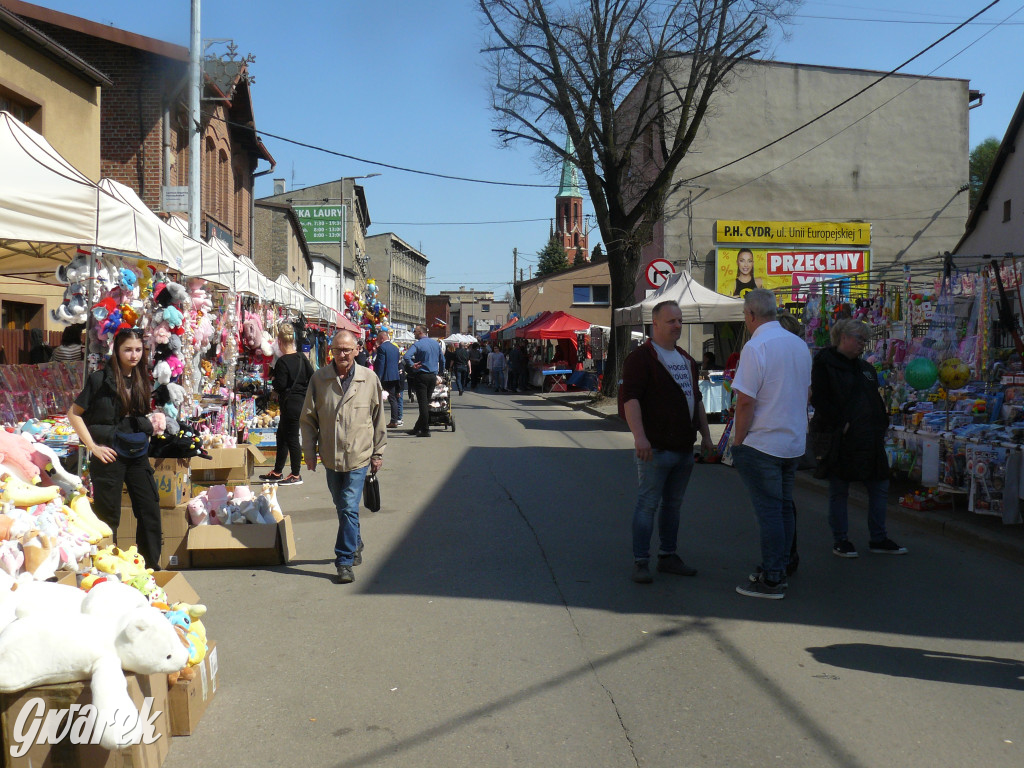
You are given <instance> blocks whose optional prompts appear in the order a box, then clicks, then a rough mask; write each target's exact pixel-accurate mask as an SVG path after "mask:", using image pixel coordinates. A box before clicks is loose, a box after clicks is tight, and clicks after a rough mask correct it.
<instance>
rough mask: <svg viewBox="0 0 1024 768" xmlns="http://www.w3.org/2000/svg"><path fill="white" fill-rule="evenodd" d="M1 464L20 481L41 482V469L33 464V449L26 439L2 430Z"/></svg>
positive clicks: (0, 445) (0, 435)
mask: <svg viewBox="0 0 1024 768" xmlns="http://www.w3.org/2000/svg"><path fill="white" fill-rule="evenodd" d="M0 462H2V463H3V464H5V465H6V466H7V467H8V468H10V470H11V471H13V472H14V474H16V475H17V477H18V478H19V479H20V480H23V481H25V482H28V483H38V482H39V467H37V466H36V465H35V464H34V463H33V462H32V447H31V446H30V445H29V444H28V443H27V442H26V441H25V440H24V439H22V438H20V437H18V436H17V435H15V434H13V433H11V432H8V431H7V430H4V429H0Z"/></svg>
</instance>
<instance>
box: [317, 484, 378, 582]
mask: <svg viewBox="0 0 1024 768" xmlns="http://www.w3.org/2000/svg"><path fill="white" fill-rule="evenodd" d="M369 469H370V466H369V465H366V466H365V467H360V468H359V469H353V470H352V471H351V472H335V471H334V470H333V469H328V470H327V488H328V490H329V491H330V492H331V498H332V499H333V500H334V507H335V509H337V510H338V539H337V541H335V543H334V564H335V565H352V560H353V559H354V558H355V556H356V552H357V551H358V550H359V545H360V544H362V542H363V539H362V537H361V536H360V535H359V502H360V501H362V499H363V481H364V480H365V479H366V472H367V471H368V470H369Z"/></svg>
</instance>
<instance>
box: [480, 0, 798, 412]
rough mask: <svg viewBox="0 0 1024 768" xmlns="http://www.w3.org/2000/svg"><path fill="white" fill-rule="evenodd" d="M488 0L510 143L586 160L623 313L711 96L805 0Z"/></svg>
mask: <svg viewBox="0 0 1024 768" xmlns="http://www.w3.org/2000/svg"><path fill="white" fill-rule="evenodd" d="M477 2H478V4H479V6H480V10H481V12H482V14H483V16H484V18H485V20H486V26H487V27H488V28H489V34H490V38H491V39H490V40H489V44H488V47H487V48H485V51H484V52H485V54H486V55H487V63H488V68H489V71H490V73H491V77H492V85H491V104H492V107H493V109H494V111H495V122H496V128H495V130H496V132H497V135H498V137H499V139H500V140H501V141H502V142H505V143H509V142H516V141H524V142H527V143H531V144H534V145H535V146H536V147H537V148H538V150H539V152H540V157H541V158H543V159H545V160H546V161H547V162H548V163H550V164H552V165H554V164H555V163H559V162H561V161H562V160H565V159H568V160H570V161H571V162H573V163H575V164H576V166H577V167H578V168H579V169H580V172H581V173H582V174H583V178H584V181H585V182H586V185H587V190H588V192H589V194H590V199H591V202H592V203H593V205H594V211H595V213H596V215H597V223H598V226H599V227H600V230H601V239H602V241H603V242H604V246H605V250H606V252H607V254H608V265H609V271H610V274H611V294H612V296H611V298H612V307H613V309H614V308H617V307H623V306H628V305H630V304H632V303H633V302H634V295H633V291H634V288H635V285H636V279H637V275H638V271H639V268H640V252H641V248H642V247H643V245H644V243H646V242H648V241H649V240H650V238H651V229H652V227H653V225H654V223H655V222H656V221H657V220H658V219H659V218H660V217H661V216H662V215H663V211H664V205H665V200H666V198H667V197H668V195H669V193H670V192H671V191H672V189H673V185H674V184H679V183H681V182H679V181H676V182H674V181H673V179H674V176H675V172H676V169H677V167H678V166H679V163H680V162H681V161H682V159H683V158H684V157H685V156H686V153H687V152H688V151H689V149H690V145H691V144H692V143H693V141H694V139H695V138H696V136H697V132H698V129H699V128H700V125H701V122H702V121H703V119H704V117H705V115H706V114H707V112H708V109H709V107H710V105H711V103H712V97H713V95H714V94H715V93H716V91H717V90H718V89H719V88H720V87H721V86H723V85H724V84H726V83H727V81H728V78H729V76H730V74H731V73H732V71H733V70H734V69H735V68H736V66H737V65H739V64H740V63H742V62H743V61H746V60H748V59H751V58H754V57H755V56H758V55H759V54H761V48H762V47H763V46H764V45H765V44H767V43H768V42H769V41H770V39H771V36H772V32H773V31H774V29H776V28H780V29H781V24H782V23H783V22H785V20H786V19H787V17H788V16H789V15H790V14H791V13H792V11H793V10H794V9H795V8H796V7H797V5H798V4H799V0H477ZM566 134H567V135H568V136H569V138H570V139H572V146H573V147H575V151H574V153H573V154H571V155H570V154H567V153H566V151H565V149H564V148H563V147H564V146H565V136H566ZM627 330H628V329H626V328H622V327H620V328H617V329H616V332H615V334H613V338H612V344H611V347H610V349H609V352H608V357H607V362H606V368H605V376H604V386H603V391H604V393H605V394H606V395H614V394H615V393H616V391H617V388H618V380H619V376H620V373H621V370H622V361H623V357H624V356H623V355H622V354H621V353H620V350H624V349H625V348H626V347H625V344H626V340H627Z"/></svg>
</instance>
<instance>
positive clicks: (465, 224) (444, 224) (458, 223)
mask: <svg viewBox="0 0 1024 768" xmlns="http://www.w3.org/2000/svg"><path fill="white" fill-rule="evenodd" d="M550 220H551V217H550V216H545V217H544V218H543V219H507V220H505V221H375V222H373V223H374V225H379V226H382V227H383V226H388V227H395V226H403V227H468V226H474V225H476V224H529V223H533V222H537V221H550Z"/></svg>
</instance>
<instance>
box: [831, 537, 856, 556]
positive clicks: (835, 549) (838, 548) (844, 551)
mask: <svg viewBox="0 0 1024 768" xmlns="http://www.w3.org/2000/svg"><path fill="white" fill-rule="evenodd" d="M832 554H833V555H835V556H836V557H857V556H858V555H857V548H856V547H855V546H853V542H852V541H850V540H849V539H843V540H842V541H837V542H836V543H835V544H833V545H832Z"/></svg>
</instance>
